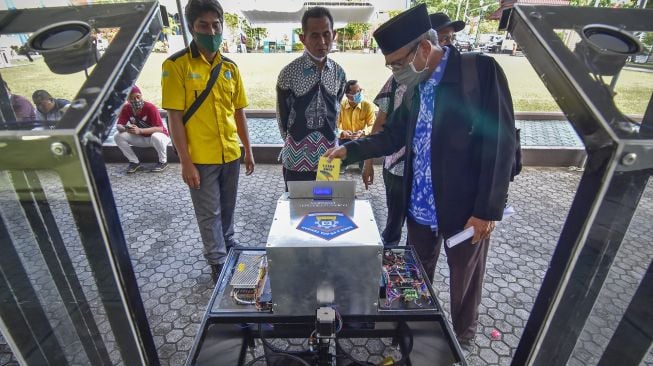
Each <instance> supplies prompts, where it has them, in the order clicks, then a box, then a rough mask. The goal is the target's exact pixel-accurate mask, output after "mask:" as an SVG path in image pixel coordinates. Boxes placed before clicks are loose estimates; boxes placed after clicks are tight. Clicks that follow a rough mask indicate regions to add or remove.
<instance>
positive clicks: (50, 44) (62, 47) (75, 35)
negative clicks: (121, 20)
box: [27, 21, 97, 74]
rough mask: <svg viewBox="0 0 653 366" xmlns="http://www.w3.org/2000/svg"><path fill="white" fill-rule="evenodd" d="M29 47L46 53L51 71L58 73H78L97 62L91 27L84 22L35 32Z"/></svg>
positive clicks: (55, 26)
mask: <svg viewBox="0 0 653 366" xmlns="http://www.w3.org/2000/svg"><path fill="white" fill-rule="evenodd" d="M27 46H28V47H29V48H30V49H32V50H34V51H36V52H39V53H40V54H42V55H43V58H44V60H45V63H46V65H48V68H50V71H52V72H54V73H56V74H72V73H76V72H79V71H82V70H85V69H87V68H88V67H90V66H93V65H94V64H95V62H96V61H97V50H95V48H94V47H93V42H92V40H91V26H90V25H88V24H87V23H84V22H79V21H70V22H61V23H55V24H51V25H49V26H47V27H45V28H42V29H40V30H38V31H37V32H35V33H34V34H32V36H31V37H30V38H29V40H28V41H27Z"/></svg>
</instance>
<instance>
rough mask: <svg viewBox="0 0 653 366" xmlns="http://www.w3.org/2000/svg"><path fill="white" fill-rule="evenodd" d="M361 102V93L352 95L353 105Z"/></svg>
mask: <svg viewBox="0 0 653 366" xmlns="http://www.w3.org/2000/svg"><path fill="white" fill-rule="evenodd" d="M362 101H363V92H362V91H359V92H358V93H356V94H354V98H353V102H354V103H360V102H362Z"/></svg>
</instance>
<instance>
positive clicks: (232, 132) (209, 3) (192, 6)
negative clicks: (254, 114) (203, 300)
mask: <svg viewBox="0 0 653 366" xmlns="http://www.w3.org/2000/svg"><path fill="white" fill-rule="evenodd" d="M185 13H186V19H187V21H188V23H187V24H188V26H189V29H190V31H191V34H192V35H193V41H192V42H191V44H190V46H189V47H188V48H186V49H184V50H181V51H179V52H177V53H176V54H174V55H172V56H170V58H168V59H167V60H166V61H164V62H163V72H162V74H161V86H162V88H161V89H162V94H163V102H162V105H163V108H164V109H166V110H167V111H168V119H169V122H170V132H171V133H172V141H173V144H174V145H175V147H176V149H177V153H178V155H179V161H180V163H181V175H182V178H183V180H184V182H185V183H186V184H187V185H188V187H189V188H190V196H191V199H192V201H193V207H194V208H195V215H196V217H197V223H198V225H199V229H200V235H201V237H202V242H203V244H204V257H205V258H206V260H207V262H208V263H209V264H210V266H211V276H212V279H213V281H214V282H217V279H218V276H219V275H220V271H221V270H222V266H223V265H224V262H225V260H226V258H227V252H228V250H229V249H230V248H231V247H232V246H235V245H237V242H236V240H235V238H234V212H235V209H236V196H237V193H238V176H239V172H240V157H241V152H240V145H239V144H238V139H239V138H240V142H241V143H242V144H243V150H244V152H245V158H244V163H245V169H246V171H245V174H246V175H250V174H252V173H253V172H254V156H253V154H252V147H251V145H250V140H249V132H248V130H247V118H246V116H245V109H244V108H245V107H247V98H246V96H245V88H244V86H243V82H242V79H241V77H240V70H239V69H238V67H237V66H236V64H235V63H234V62H233V61H232V60H230V59H228V58H226V57H224V56H223V55H222V54H221V53H220V52H219V51H220V44H221V43H222V31H223V24H224V12H223V10H222V6H221V5H220V3H219V2H218V1H217V0H190V1H188V4H187V5H186V9H185ZM212 73H213V75H217V78H214V79H213V80H215V81H214V82H213V83H210V80H211V75H212ZM207 87H208V89H207ZM205 90H207V93H204V95H206V98H205V99H204V100H202V99H201V98H199V101H201V105H198V104H197V103H196V104H195V106H197V108H196V109H195V110H194V111H190V112H189V109H190V108H191V106H193V105H194V102H195V101H196V100H198V96H199V97H201V96H202V94H203V93H202V92H203V91H205ZM191 112H192V113H191Z"/></svg>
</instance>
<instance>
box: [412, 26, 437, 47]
mask: <svg viewBox="0 0 653 366" xmlns="http://www.w3.org/2000/svg"><path fill="white" fill-rule="evenodd" d="M424 39H426V40H428V41H429V42H431V44H433V45H436V46H437V45H439V43H438V32H437V31H436V30H435V29H429V30H428V31H426V32H424V33H422V34H421V35H420V36H419V37H417V38H415V39H413V40H412V41H410V42H409V43H408V44H407V45H406V47H407V48H408V49H411V50H412V49H413V48H416V47H417V44H418V43H420V42H421V41H422V40H424Z"/></svg>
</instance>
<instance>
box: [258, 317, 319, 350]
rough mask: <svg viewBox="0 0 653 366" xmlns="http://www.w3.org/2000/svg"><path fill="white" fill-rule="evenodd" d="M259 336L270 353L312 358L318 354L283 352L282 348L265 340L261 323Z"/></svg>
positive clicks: (259, 324)
mask: <svg viewBox="0 0 653 366" xmlns="http://www.w3.org/2000/svg"><path fill="white" fill-rule="evenodd" d="M258 334H259V337H260V338H261V342H263V346H264V347H267V348H268V349H270V351H272V352H273V353H287V354H292V355H311V356H314V355H315V354H316V352H315V351H311V350H307V349H304V350H301V351H286V350H282V349H281V348H277V347H276V346H274V345H273V344H272V343H270V342H268V340H267V339H265V336H264V335H263V329H262V328H261V323H258Z"/></svg>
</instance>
